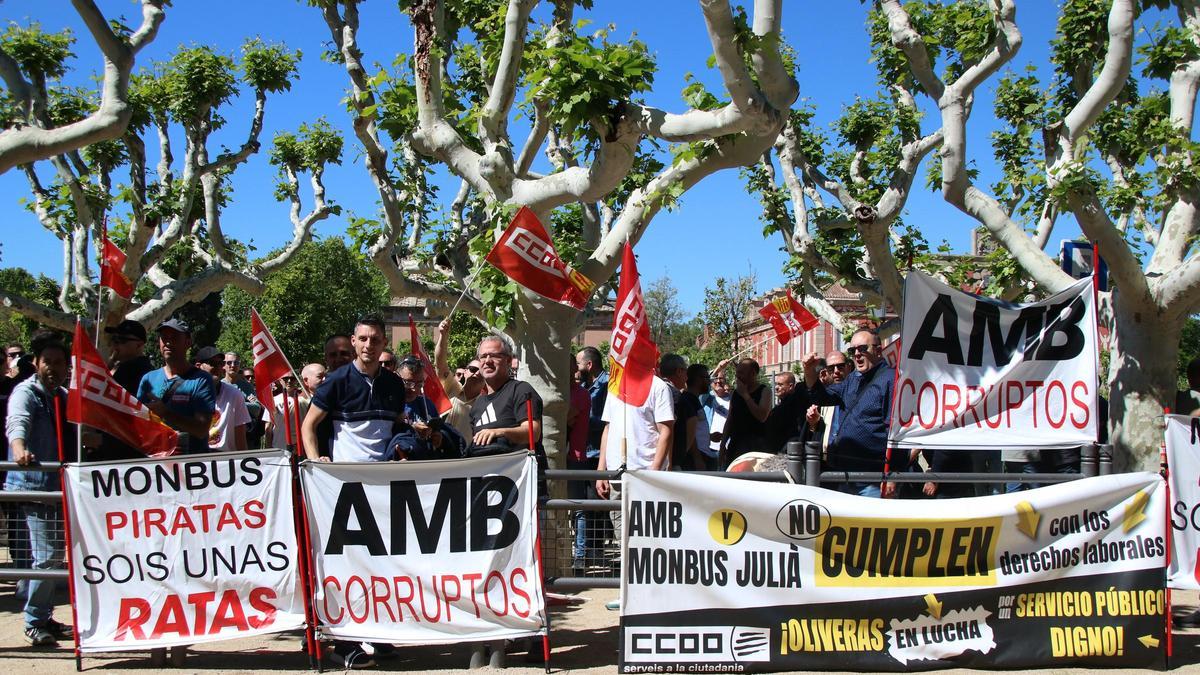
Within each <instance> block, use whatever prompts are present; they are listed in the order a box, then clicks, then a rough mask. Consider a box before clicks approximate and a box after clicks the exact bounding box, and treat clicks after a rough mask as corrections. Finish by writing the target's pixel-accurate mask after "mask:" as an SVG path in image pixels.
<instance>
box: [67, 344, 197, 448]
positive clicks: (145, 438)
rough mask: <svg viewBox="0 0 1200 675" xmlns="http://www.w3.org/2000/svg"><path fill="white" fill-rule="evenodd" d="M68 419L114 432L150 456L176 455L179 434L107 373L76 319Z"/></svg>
mask: <svg viewBox="0 0 1200 675" xmlns="http://www.w3.org/2000/svg"><path fill="white" fill-rule="evenodd" d="M67 419H68V420H70V421H72V422H75V423H78V424H86V425H88V426H90V427H96V428H97V429H99V430H101V431H103V432H106V433H109V434H112V435H113V436H115V437H117V438H118V439H120V440H122V441H124V442H125V443H126V444H128V445H131V446H133V447H135V448H137V449H139V450H141V451H142V452H144V453H146V454H147V455H148V456H150V457H165V456H167V455H173V454H175V453H176V452H177V451H178V448H179V434H178V433H177V432H176V431H175V430H174V429H172V428H170V427H168V426H167V425H165V424H163V421H162V420H161V419H159V417H158V416H157V415H155V414H154V413H152V412H150V409H149V408H147V407H146V406H144V405H142V402H141V401H139V400H137V397H136V396H134V395H133V394H131V393H129V392H127V391H125V388H124V387H122V386H121V385H119V384H117V381H116V380H114V379H113V378H112V375H109V373H108V367H107V366H106V365H105V363H104V359H103V358H102V357H101V356H100V352H98V351H96V348H95V347H94V346H92V339H91V338H90V337H88V334H87V331H86V330H84V329H83V324H81V323H80V322H78V321H76V322H75V344H74V345H73V346H72V349H71V383H70V390H69V391H68V394H67Z"/></svg>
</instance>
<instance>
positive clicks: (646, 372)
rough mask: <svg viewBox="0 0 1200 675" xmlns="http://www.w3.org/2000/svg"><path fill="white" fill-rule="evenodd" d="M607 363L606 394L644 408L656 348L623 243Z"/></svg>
mask: <svg viewBox="0 0 1200 675" xmlns="http://www.w3.org/2000/svg"><path fill="white" fill-rule="evenodd" d="M608 362H609V366H610V367H609V374H608V393H610V394H612V395H614V396H616V397H617V398H619V399H621V400H622V401H624V402H626V403H628V404H629V405H634V406H638V405H643V404H644V403H645V402H646V397H647V396H649V395H650V384H651V383H652V382H653V381H654V370H655V367H656V366H657V365H658V345H656V344H654V340H652V339H650V324H649V322H647V321H646V305H645V303H644V302H642V283H641V280H640V279H639V278H638V271H637V261H636V260H634V258H633V247H632V246H630V245H629V242H625V251H624V253H623V254H622V256H621V285H620V289H619V291H618V292H617V311H616V314H614V315H613V332H612V339H611V340H610V341H609V348H608Z"/></svg>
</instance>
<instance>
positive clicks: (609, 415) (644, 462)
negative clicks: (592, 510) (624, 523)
mask: <svg viewBox="0 0 1200 675" xmlns="http://www.w3.org/2000/svg"><path fill="white" fill-rule="evenodd" d="M601 419H603V420H604V421H605V422H606V425H605V427H604V434H603V435H602V436H601V437H600V462H599V466H600V467H601V470H607V471H616V470H618V469H620V468H621V463H622V461H624V463H625V468H626V469H627V470H629V471H636V470H639V469H645V470H647V471H665V470H667V469H670V468H671V431H672V427H674V426H675V402H674V400H673V398H672V396H671V387H670V386H669V385H667V383H666V382H663V381H662V379H660V378H659V377H658V376H655V377H654V380H653V382H651V383H650V393H649V394H648V395H647V396H646V402H645V403H644V404H642V405H640V406H632V405H629V404H627V403H625V402H624V401H622V400H621V399H620V398H619V397H617V396H615V395H610V396H609V397H608V400H607V401H605V402H604V414H603V415H602V416H601ZM626 438H628V443H625V457H624V458H622V456H621V445H622V441H623V440H625V439H626ZM596 493H597V494H599V495H600V498H601V499H620V498H621V484H620V483H619V482H610V481H607V480H604V479H601V480H598V481H596ZM609 513H610V517H611V518H612V522H613V533H614V535H615V536H616V538H617V541H620V540H621V512H620V511H610V512H609Z"/></svg>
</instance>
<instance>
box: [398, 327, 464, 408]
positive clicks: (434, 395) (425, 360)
mask: <svg viewBox="0 0 1200 675" xmlns="http://www.w3.org/2000/svg"><path fill="white" fill-rule="evenodd" d="M408 335H409V341H410V342H412V353H413V356H415V357H417V358H418V359H420V360H421V365H422V366H424V368H425V373H426V377H425V398H427V399H429V400H430V401H432V402H433V405H434V407H436V408H437V411H438V414H439V415H444V414H446V413H447V412H449V411H450V408H452V407H454V404H452V403H451V402H450V397H449V396H447V395H446V390H445V388H443V387H442V381H441V379H440V378H438V374H437V371H436V370H434V369H433V364H431V363H430V362H429V357H428V356H425V350H424V349H422V348H421V335H420V333H418V332H417V324H416V323H415V322H414V321H413V318H412V315H411V314H409V315H408Z"/></svg>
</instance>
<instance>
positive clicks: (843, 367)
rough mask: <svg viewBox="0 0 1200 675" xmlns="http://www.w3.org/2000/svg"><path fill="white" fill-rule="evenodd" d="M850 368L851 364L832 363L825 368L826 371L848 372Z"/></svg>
mask: <svg viewBox="0 0 1200 675" xmlns="http://www.w3.org/2000/svg"><path fill="white" fill-rule="evenodd" d="M849 367H850V364H849V363H831V364H829V365H828V366H825V369H826V370H846V369H847V368H849Z"/></svg>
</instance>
